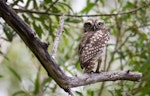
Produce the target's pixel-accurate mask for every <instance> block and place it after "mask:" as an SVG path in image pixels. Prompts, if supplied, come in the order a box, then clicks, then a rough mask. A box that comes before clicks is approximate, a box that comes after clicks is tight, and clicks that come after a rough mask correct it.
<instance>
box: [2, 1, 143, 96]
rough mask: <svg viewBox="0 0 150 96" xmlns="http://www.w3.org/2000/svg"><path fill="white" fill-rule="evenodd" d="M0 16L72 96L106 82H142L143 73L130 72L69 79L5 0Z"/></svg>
mask: <svg viewBox="0 0 150 96" xmlns="http://www.w3.org/2000/svg"><path fill="white" fill-rule="evenodd" d="M0 16H1V17H2V18H3V19H4V20H5V21H6V23H7V24H8V25H10V26H11V27H12V28H13V29H14V30H15V31H16V33H18V35H19V36H20V37H21V39H22V40H23V41H24V43H25V44H26V45H27V46H28V47H29V49H30V50H31V51H32V52H33V54H34V55H35V56H36V57H37V59H38V60H39V61H40V63H41V64H42V66H43V67H44V68H45V70H46V71H47V73H48V74H49V76H51V77H52V78H53V79H54V80H55V82H56V83H57V84H58V85H59V86H60V87H61V88H63V89H64V90H65V91H66V92H68V93H69V94H71V92H70V88H72V87H78V86H83V85H87V84H93V83H96V82H104V81H116V80H129V81H140V79H141V78H142V74H141V73H137V72H129V71H120V72H101V73H99V74H98V73H91V74H83V75H82V76H80V77H76V76H74V77H69V76H67V75H66V74H65V73H64V72H63V71H62V70H61V69H60V67H59V66H58V65H57V64H56V62H55V60H54V59H53V58H52V56H51V55H50V54H49V53H48V51H47V47H48V44H47V43H44V42H41V41H40V40H39V39H38V38H37V37H36V35H35V32H34V31H33V30H32V29H31V28H30V27H29V26H28V25H27V24H26V23H25V22H24V21H23V20H22V19H21V18H20V17H19V16H18V15H17V14H16V13H15V11H14V10H12V8H10V7H9V6H8V5H7V4H6V3H5V2H4V0H0ZM72 96H73V95H72Z"/></svg>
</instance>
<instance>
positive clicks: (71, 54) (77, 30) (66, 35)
mask: <svg viewBox="0 0 150 96" xmlns="http://www.w3.org/2000/svg"><path fill="white" fill-rule="evenodd" d="M83 1H84V0H83ZM85 1H86V2H85V3H86V6H85V7H82V9H81V10H80V11H79V12H74V8H72V5H73V4H74V3H73V2H76V0H72V1H67V0H61V1H57V2H56V3H55V4H53V2H54V1H52V0H40V1H38V0H14V1H13V2H9V5H10V6H11V7H12V8H14V9H15V8H17V9H18V8H20V9H24V10H29V11H30V12H31V13H30V12H21V13H18V14H19V15H20V16H21V17H22V18H23V20H24V21H25V22H26V23H28V24H29V25H30V26H31V27H32V29H33V30H35V32H36V34H37V36H38V38H40V39H41V40H42V41H47V42H50V46H49V52H51V49H52V47H53V42H54V39H55V35H56V32H57V30H58V26H59V25H58V24H59V16H56V15H48V13H55V14H59V13H60V14H76V15H89V14H106V13H109V14H110V15H109V16H98V17H97V18H100V19H103V20H104V21H105V22H106V24H107V27H108V28H109V29H110V34H111V40H110V41H109V44H108V46H107V47H106V54H105V55H104V62H103V68H102V69H103V70H105V71H113V70H128V69H130V70H131V71H139V72H142V73H143V78H142V81H140V82H138V83H137V82H130V81H117V82H103V83H96V84H92V85H87V86H84V87H81V88H76V89H75V91H74V94H76V96H107V95H112V96H146V95H149V94H150V91H149V90H150V84H149V81H150V77H149V76H150V71H149V69H150V58H149V57H150V30H149V29H150V15H149V14H150V12H149V10H150V7H149V6H148V7H144V8H141V9H139V10H135V11H134V12H131V13H126V14H122V15H111V14H113V13H122V12H129V11H130V10H133V9H136V8H140V7H141V6H145V5H150V1H149V0H111V1H109V0H95V1H94V0H85ZM52 4H53V5H52ZM49 6H51V7H49ZM79 6H80V5H79ZM33 11H36V12H37V13H38V12H39V14H37V13H34V12H33ZM18 12H19V11H18ZM32 12H33V13H32ZM40 12H46V13H45V14H40ZM84 19H86V18H85V17H72V16H65V24H64V32H63V35H62V38H61V42H60V44H59V48H58V51H57V56H56V61H57V63H58V64H59V65H60V67H61V68H62V69H63V70H64V72H65V73H66V74H68V75H71V76H73V75H78V74H81V73H82V70H81V68H80V65H79V61H78V56H77V48H78V43H79V40H80V39H81V36H82V35H81V34H82V31H83V29H82V26H81V24H83V21H84ZM0 24H1V26H2V30H3V33H4V35H5V36H4V37H1V38H0V39H2V40H4V41H5V42H9V43H10V45H9V47H8V48H7V51H6V52H3V50H2V49H1V44H0V56H1V57H0V58H2V57H4V58H3V59H2V61H1V63H0V66H1V67H0V72H1V74H0V82H2V83H5V84H6V85H7V86H6V89H8V90H7V93H8V95H12V96H37V95H40V96H42V95H43V96H47V95H48V94H51V96H62V94H63V95H67V94H66V93H65V92H64V91H61V89H60V88H59V87H58V85H57V84H56V83H55V82H54V81H53V80H52V78H49V77H48V76H47V73H46V72H45V70H44V69H43V68H42V67H41V66H40V64H39V62H38V61H37V60H36V59H35V57H34V56H33V55H32V53H31V52H30V50H28V48H26V47H25V45H23V42H22V41H21V40H20V39H18V37H17V35H16V34H15V32H14V31H13V30H12V29H11V28H10V27H9V26H8V25H7V24H5V23H4V22H0ZM5 42H4V43H5ZM5 80H6V81H5ZM2 83H0V84H2ZM2 87H3V86H1V88H0V89H2ZM81 89H82V90H81ZM0 92H1V91H0Z"/></svg>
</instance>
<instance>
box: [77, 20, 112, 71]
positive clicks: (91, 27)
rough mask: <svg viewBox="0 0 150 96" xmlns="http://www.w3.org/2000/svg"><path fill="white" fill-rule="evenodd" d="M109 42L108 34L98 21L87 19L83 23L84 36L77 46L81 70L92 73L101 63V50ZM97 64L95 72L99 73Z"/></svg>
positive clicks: (101, 22)
mask: <svg viewBox="0 0 150 96" xmlns="http://www.w3.org/2000/svg"><path fill="white" fill-rule="evenodd" d="M108 40H109V32H108V30H107V29H106V28H105V24H104V22H103V21H102V20H99V19H88V20H87V21H86V22H85V23H84V34H83V37H82V39H81V41H80V44H79V49H78V54H79V60H80V65H81V68H83V69H84V71H85V72H92V71H93V69H94V67H95V66H96V63H97V62H98V61H101V59H102V53H103V49H104V47H105V46H106V43H107V42H108ZM99 66H100V63H98V66H97V69H96V72H99Z"/></svg>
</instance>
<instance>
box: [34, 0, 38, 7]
mask: <svg viewBox="0 0 150 96" xmlns="http://www.w3.org/2000/svg"><path fill="white" fill-rule="evenodd" d="M33 6H34V8H37V1H36V0H33Z"/></svg>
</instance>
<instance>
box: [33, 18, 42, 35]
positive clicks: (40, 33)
mask: <svg viewBox="0 0 150 96" xmlns="http://www.w3.org/2000/svg"><path fill="white" fill-rule="evenodd" d="M33 27H34V30H35V31H36V33H37V35H38V36H39V37H40V38H41V36H42V33H43V30H42V27H41V26H40V25H36V22H35V21H34V22H33Z"/></svg>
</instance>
